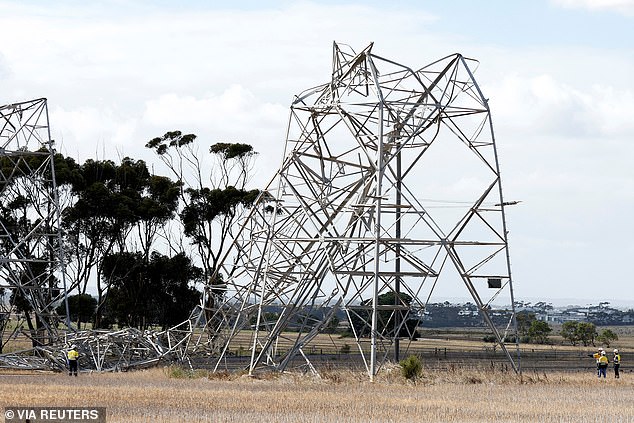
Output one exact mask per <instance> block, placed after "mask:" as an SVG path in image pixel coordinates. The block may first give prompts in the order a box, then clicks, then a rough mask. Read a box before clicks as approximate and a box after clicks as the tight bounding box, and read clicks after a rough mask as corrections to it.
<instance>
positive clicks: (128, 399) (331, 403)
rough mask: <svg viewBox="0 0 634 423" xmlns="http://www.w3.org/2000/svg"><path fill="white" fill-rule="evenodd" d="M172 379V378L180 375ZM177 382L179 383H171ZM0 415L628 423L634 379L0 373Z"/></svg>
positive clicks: (392, 372)
mask: <svg viewBox="0 0 634 423" xmlns="http://www.w3.org/2000/svg"><path fill="white" fill-rule="evenodd" d="M176 370H178V369H176ZM175 376H180V377H175ZM0 392H2V395H1V396H0V407H6V406H61V407H66V406H87V407H97V406H103V407H107V413H108V422H250V421H252V422H281V423H286V422H288V423H291V422H293V423H295V422H314V423H317V422H319V423H321V422H520V423H521V422H634V401H633V399H634V374H632V373H625V374H624V375H623V376H622V377H621V379H618V380H616V379H614V378H613V376H612V377H611V378H608V379H606V380H597V378H596V376H595V375H594V373H593V372H576V373H570V372H568V373H548V374H544V373H541V374H539V373H533V374H527V373H525V374H524V375H523V376H522V377H519V376H517V375H515V374H514V373H512V372H495V373H491V372H487V371H484V370H479V371H478V370H469V371H466V370H454V371H449V372H438V371H431V370H426V371H425V372H424V376H423V378H422V379H420V380H419V381H418V383H417V384H415V385H414V384H412V383H411V382H408V381H406V380H405V379H403V378H402V376H401V375H400V372H399V369H398V368H397V367H392V368H391V369H390V368H388V369H386V370H384V371H382V372H381V373H380V375H379V376H378V377H377V381H376V382H375V383H370V382H369V380H368V378H367V376H366V375H365V374H362V373H359V372H352V371H347V370H341V369H338V370H335V369H333V370H326V371H324V372H322V375H321V377H314V376H308V375H300V374H282V375H271V374H265V375H260V376H258V377H248V376H245V375H240V374H216V375H210V374H208V373H206V372H203V371H199V372H195V373H194V374H187V373H185V374H183V373H182V372H179V371H175V369H174V368H155V369H150V370H145V371H136V372H129V373H109V374H96V373H94V374H81V375H80V376H79V377H77V378H74V377H73V378H71V377H69V376H67V375H65V374H24V373H23V374H16V373H6V372H5V373H0Z"/></svg>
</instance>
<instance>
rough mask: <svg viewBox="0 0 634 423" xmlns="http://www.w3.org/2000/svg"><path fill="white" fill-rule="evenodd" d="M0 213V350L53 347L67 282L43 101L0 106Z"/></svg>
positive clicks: (63, 314)
mask: <svg viewBox="0 0 634 423" xmlns="http://www.w3.org/2000/svg"><path fill="white" fill-rule="evenodd" d="M0 207H1V210H0V335H2V336H0V343H1V345H2V346H4V345H5V344H6V343H7V342H9V341H10V340H11V339H12V338H15V337H17V336H18V335H20V334H24V335H26V336H27V337H29V338H30V339H31V341H32V343H33V346H34V347H35V346H38V345H45V344H49V343H51V342H55V341H57V338H58V334H57V330H58V324H59V323H60V320H61V322H62V323H65V324H66V325H68V326H69V325H70V323H69V320H68V313H67V312H66V313H62V317H61V318H60V317H59V316H58V313H57V312H56V311H55V309H56V307H58V306H59V305H60V303H61V304H64V300H65V298H66V285H65V284H66V281H65V273H64V270H63V265H64V256H63V243H62V236H61V228H60V207H59V199H58V191H57V186H56V180H55V167H54V149H53V141H51V139H50V131H49V126H48V108H47V104H46V99H43V98H42V99H37V100H32V101H25V102H22V103H15V104H9V105H4V106H0ZM65 308H66V310H68V307H65ZM11 316H13V317H15V318H16V322H15V323H14V324H11V325H10V326H11V327H10V328H9V326H8V325H7V322H8V321H9V318H10V317H11ZM5 329H7V330H6V331H5ZM9 329H10V330H9ZM5 332H6V333H5ZM0 350H1V349H0Z"/></svg>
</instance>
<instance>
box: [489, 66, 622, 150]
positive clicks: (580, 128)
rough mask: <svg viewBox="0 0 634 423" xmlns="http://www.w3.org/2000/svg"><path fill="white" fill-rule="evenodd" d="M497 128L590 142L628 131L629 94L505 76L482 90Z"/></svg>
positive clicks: (541, 77)
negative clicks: (484, 91)
mask: <svg viewBox="0 0 634 423" xmlns="http://www.w3.org/2000/svg"><path fill="white" fill-rule="evenodd" d="M486 92H487V95H490V96H491V99H492V100H491V107H492V111H493V114H494V117H495V121H496V123H497V124H499V125H502V126H508V127H510V128H514V129H516V130H521V131H529V133H530V134H532V135H535V134H537V133H540V134H550V135H554V134H556V135H567V136H574V137H583V138H585V137H596V136H617V135H623V136H624V135H627V134H629V133H631V132H632V131H634V92H633V91H631V90H629V89H627V90H623V89H616V88H615V87H613V86H609V85H602V84H595V85H592V86H581V87H573V86H570V85H569V84H568V83H566V82H562V81H558V80H556V79H554V78H553V77H552V76H550V75H546V74H543V75H537V76H519V75H517V74H515V75H509V76H506V77H504V78H503V79H502V80H501V81H499V82H498V83H496V84H491V85H489V86H487V87H486Z"/></svg>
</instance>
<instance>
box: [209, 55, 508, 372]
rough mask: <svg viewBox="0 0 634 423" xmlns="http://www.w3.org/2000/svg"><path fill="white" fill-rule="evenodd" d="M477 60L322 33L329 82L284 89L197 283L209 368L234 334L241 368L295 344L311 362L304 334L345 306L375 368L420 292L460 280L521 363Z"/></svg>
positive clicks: (403, 333)
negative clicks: (273, 144)
mask: <svg viewBox="0 0 634 423" xmlns="http://www.w3.org/2000/svg"><path fill="white" fill-rule="evenodd" d="M476 64H477V62H476V61H474V60H471V59H467V58H465V57H463V56H462V55H460V54H455V55H451V56H448V57H445V58H443V59H440V60H437V61H435V62H433V63H431V64H429V65H427V66H425V67H423V68H421V69H419V70H413V69H411V68H409V67H407V66H405V65H401V64H399V63H396V62H394V61H392V60H388V59H385V58H383V57H381V56H378V55H376V54H374V52H373V45H372V44H370V45H369V46H368V47H366V48H365V49H364V50H363V51H361V52H359V53H355V52H354V51H352V49H350V48H349V47H347V46H344V45H341V44H337V43H335V44H334V47H333V63H332V75H331V79H330V81H328V82H327V83H325V84H322V85H319V86H316V87H314V88H311V89H308V90H306V91H304V92H302V93H301V94H299V95H297V96H296V97H295V99H294V101H293V103H292V105H291V111H290V120H289V125H288V133H287V139H286V151H285V155H284V161H283V164H282V166H281V168H280V169H279V171H278V172H277V174H276V175H275V177H274V178H273V180H272V182H271V183H270V184H269V185H268V187H267V188H266V190H265V191H264V192H263V194H262V195H261V196H260V197H259V199H258V200H257V201H256V204H255V206H254V207H253V208H252V209H251V210H250V212H249V215H248V216H247V217H246V219H245V220H244V223H243V224H242V226H241V227H240V228H239V231H238V233H237V237H236V238H235V241H234V243H233V245H232V248H231V251H229V253H227V255H226V256H225V258H224V260H223V264H222V266H221V267H220V270H219V272H218V273H217V274H216V276H215V277H213V278H212V282H210V284H209V285H208V286H207V295H206V298H207V299H206V302H205V304H204V307H205V323H206V325H207V330H208V331H207V332H208V336H209V338H210V339H211V342H212V345H213V347H214V348H215V349H216V355H215V357H216V360H217V361H216V368H218V367H219V366H221V365H222V363H223V362H226V361H227V360H230V359H231V355H232V353H231V351H230V343H231V342H232V341H236V340H238V339H240V342H241V343H242V342H245V337H247V339H248V341H246V342H248V344H249V349H250V356H251V358H250V364H249V371H250V372H253V371H255V370H256V369H257V368H258V367H261V366H272V367H274V368H275V369H279V370H284V369H285V368H287V367H288V366H289V364H290V363H291V362H292V361H293V360H294V359H295V358H299V359H301V360H303V361H305V364H304V365H306V366H308V367H309V368H310V369H312V370H314V368H313V365H312V363H311V360H310V357H309V355H310V354H308V353H307V352H306V351H304V348H305V346H306V345H307V344H308V343H309V342H310V341H311V340H312V339H314V337H315V336H316V335H317V334H318V333H320V332H322V331H323V330H324V329H325V328H326V327H327V326H328V325H329V324H330V322H331V320H332V319H334V317H335V316H336V314H337V313H341V311H343V312H345V315H346V316H347V320H348V325H349V327H350V329H351V330H352V331H353V333H354V336H355V339H356V342H357V347H358V349H359V352H360V355H361V356H362V357H363V362H364V364H365V366H366V369H367V371H368V374H369V376H370V378H371V379H372V378H373V377H374V375H375V374H376V373H377V371H378V370H379V368H380V366H381V364H382V363H384V362H385V361H386V360H387V359H388V358H389V355H390V354H391V353H392V352H395V358H396V359H398V352H399V348H400V345H399V341H402V340H409V339H412V337H413V333H412V332H413V331H414V330H415V328H416V326H418V322H419V321H420V320H422V319H423V316H424V313H425V307H426V305H427V304H428V302H429V299H430V298H431V296H432V293H434V292H435V291H440V292H441V293H445V294H448V293H449V295H451V294H453V295H455V294H456V286H458V287H460V286H463V288H466V292H468V294H469V295H470V297H471V298H472V300H473V302H474V304H475V306H477V309H478V310H479V313H480V315H481V316H482V319H483V321H484V323H485V324H486V326H487V327H488V328H489V329H490V330H491V332H492V334H493V335H494V338H495V340H496V342H497V344H498V345H499V346H500V350H501V351H503V354H504V355H505V356H506V358H507V359H508V360H509V361H510V363H511V364H512V367H513V368H514V369H515V370H516V371H518V370H519V345H518V344H514V346H515V347H516V348H515V352H514V351H513V348H511V347H507V346H508V345H509V344H508V343H507V340H510V339H512V342H516V339H517V336H515V337H514V338H511V337H510V336H509V335H516V324H515V311H514V305H513V289H512V280H511V269H510V259H509V252H508V243H507V230H506V223H505V205H508V203H505V202H504V200H503V197H502V186H501V180H500V170H499V164H498V159H497V153H496V145H495V138H494V134H493V126H492V122H491V114H490V110H489V106H488V102H487V99H486V98H485V97H484V96H483V94H482V92H481V91H480V88H479V86H478V84H477V83H476V81H475V79H474V77H473V71H474V67H475V65H476ZM456 283H457V284H458V285H456ZM462 292H464V291H462ZM271 311H275V312H271ZM412 321H414V322H415V323H414V324H413V325H412ZM245 334H246V335H245ZM236 342H237V341H236ZM233 345H235V342H234V344H233Z"/></svg>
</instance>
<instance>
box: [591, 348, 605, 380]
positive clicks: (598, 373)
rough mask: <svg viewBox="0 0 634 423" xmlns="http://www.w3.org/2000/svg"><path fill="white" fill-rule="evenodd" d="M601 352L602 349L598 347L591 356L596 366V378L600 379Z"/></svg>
mask: <svg viewBox="0 0 634 423" xmlns="http://www.w3.org/2000/svg"><path fill="white" fill-rule="evenodd" d="M602 352H603V348H601V347H599V350H598V351H597V352H595V353H594V354H592V358H594V360H595V364H596V365H597V376H598V377H601V371H600V370H599V359H600V358H601V353H602Z"/></svg>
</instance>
